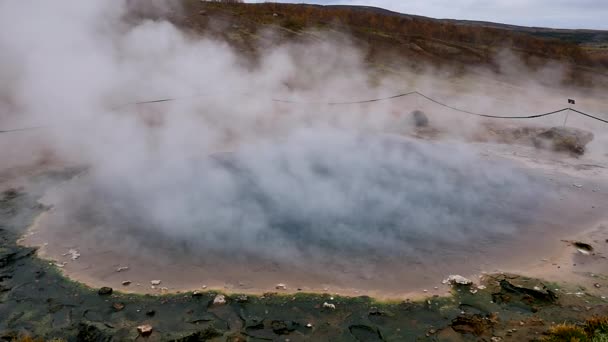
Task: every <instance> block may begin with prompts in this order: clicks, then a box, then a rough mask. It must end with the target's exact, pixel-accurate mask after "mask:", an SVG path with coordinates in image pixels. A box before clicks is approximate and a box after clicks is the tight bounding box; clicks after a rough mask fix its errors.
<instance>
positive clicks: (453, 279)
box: [441, 274, 473, 285]
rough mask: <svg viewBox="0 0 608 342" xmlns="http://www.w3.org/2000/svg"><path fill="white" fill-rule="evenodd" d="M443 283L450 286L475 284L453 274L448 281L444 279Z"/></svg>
mask: <svg viewBox="0 0 608 342" xmlns="http://www.w3.org/2000/svg"><path fill="white" fill-rule="evenodd" d="M441 283H442V284H450V285H454V284H459V285H471V284H473V281H472V280H470V279H467V278H465V277H463V276H461V275H458V274H451V275H450V276H448V277H447V279H444V280H443V281H442V282H441Z"/></svg>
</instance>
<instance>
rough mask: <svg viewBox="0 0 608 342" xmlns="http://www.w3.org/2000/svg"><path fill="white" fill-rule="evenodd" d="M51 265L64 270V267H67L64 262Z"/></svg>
mask: <svg viewBox="0 0 608 342" xmlns="http://www.w3.org/2000/svg"><path fill="white" fill-rule="evenodd" d="M53 265H55V266H57V267H59V268H64V267H65V265H67V264H66V263H65V262H56V263H54V264H53Z"/></svg>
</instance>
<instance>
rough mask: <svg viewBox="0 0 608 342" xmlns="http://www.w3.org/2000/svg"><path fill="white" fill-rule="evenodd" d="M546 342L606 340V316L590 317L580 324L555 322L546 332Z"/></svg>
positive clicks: (594, 341) (607, 320)
mask: <svg viewBox="0 0 608 342" xmlns="http://www.w3.org/2000/svg"><path fill="white" fill-rule="evenodd" d="M545 341H548V342H608V316H601V317H599V316H598V317H592V318H590V319H588V320H587V321H585V323H583V324H581V325H574V324H569V323H561V324H557V325H555V326H553V327H551V329H549V331H548V332H547V337H546V338H545Z"/></svg>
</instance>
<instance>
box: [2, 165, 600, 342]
mask: <svg viewBox="0 0 608 342" xmlns="http://www.w3.org/2000/svg"><path fill="white" fill-rule="evenodd" d="M69 176H70V172H66V173H63V174H62V173H47V174H43V175H40V176H37V177H34V179H35V182H34V183H35V185H33V186H31V187H28V188H25V189H16V190H15V189H13V190H8V191H5V192H4V193H3V194H2V195H1V199H0V215H1V218H2V220H1V221H0V222H1V227H0V239H1V240H2V245H1V246H2V247H0V339H2V340H8V341H11V340H13V339H17V338H23V337H24V336H28V335H29V336H34V337H40V338H42V339H43V340H51V339H60V340H68V341H112V340H114V341H124V340H142V339H146V340H149V341H305V340H309V341H416V340H435V341H466V340H482V341H501V340H513V341H524V340H538V339H542V338H544V337H547V336H546V335H545V334H546V333H547V331H548V330H549V329H550V327H551V325H553V324H555V323H562V322H579V321H583V320H584V319H586V318H588V317H591V316H593V315H601V314H606V312H608V300H607V299H606V297H603V296H602V295H601V294H598V291H597V290H598V289H604V288H608V275H596V279H597V280H596V285H595V287H596V288H595V289H585V288H580V287H576V286H572V287H568V286H566V287H563V286H562V285H558V284H552V283H546V282H542V281H540V280H536V279H532V278H525V277H521V276H516V275H506V274H497V275H487V276H484V277H482V278H480V279H474V280H475V284H472V285H468V284H462V285H458V284H455V285H454V288H453V294H452V296H449V297H438V296H434V297H430V298H427V299H425V300H421V301H398V302H396V301H392V302H377V301H375V300H374V299H372V298H370V297H350V298H347V297H335V296H332V295H331V294H303V293H298V294H289V295H280V294H276V293H267V294H264V295H260V296H251V295H249V296H245V295H238V294H230V295H225V296H224V295H221V294H219V293H217V292H195V293H192V292H189V293H178V294H172V295H133V294H122V293H120V292H118V291H115V290H111V289H109V288H104V289H92V288H88V287H86V286H84V285H81V284H78V283H75V282H72V281H70V280H68V279H66V278H64V277H63V276H62V275H61V274H60V272H59V271H58V268H57V267H56V266H54V265H50V264H49V263H48V262H46V261H43V260H41V259H39V258H37V257H36V255H35V249H32V248H26V247H23V246H19V245H18V244H17V243H16V241H17V239H18V238H19V237H20V235H21V234H22V233H23V232H24V231H25V230H26V228H27V227H28V226H29V225H30V224H31V223H32V222H33V220H34V219H35V217H36V216H37V215H38V214H39V213H41V212H42V211H43V210H44V209H45V208H43V207H42V206H41V205H40V204H38V201H37V200H38V197H39V196H40V194H41V192H42V191H43V190H44V184H52V183H53V182H56V181H58V180H60V179H61V177H69ZM48 180H52V181H53V182H48ZM465 283H466V281H465ZM592 290H593V291H592ZM600 293H601V292H600Z"/></svg>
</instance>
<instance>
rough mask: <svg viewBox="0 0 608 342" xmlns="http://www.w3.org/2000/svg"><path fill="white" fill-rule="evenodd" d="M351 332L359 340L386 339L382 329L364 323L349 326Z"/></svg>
mask: <svg viewBox="0 0 608 342" xmlns="http://www.w3.org/2000/svg"><path fill="white" fill-rule="evenodd" d="M348 330H349V331H350V333H351V334H352V335H353V336H354V337H355V339H356V340H357V341H366V342H367V341H369V342H371V341H384V338H383V337H382V334H381V333H380V330H378V328H376V327H370V326H368V325H363V324H355V325H351V326H349V327H348Z"/></svg>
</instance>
